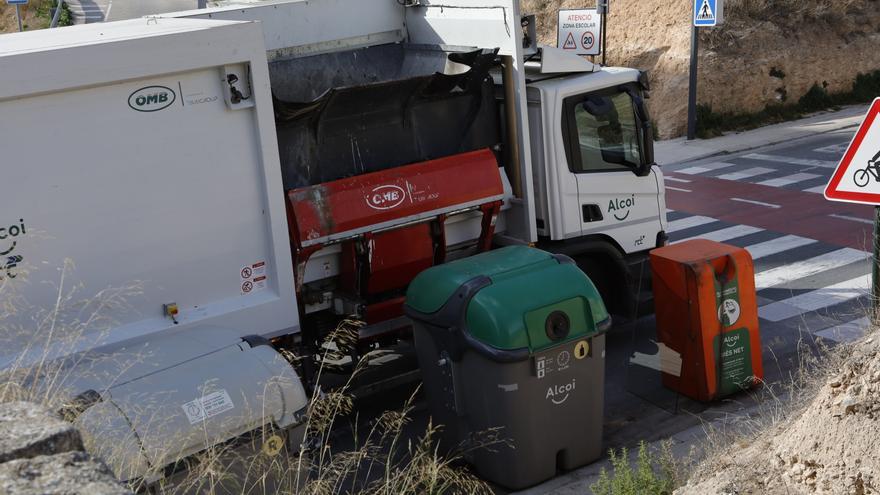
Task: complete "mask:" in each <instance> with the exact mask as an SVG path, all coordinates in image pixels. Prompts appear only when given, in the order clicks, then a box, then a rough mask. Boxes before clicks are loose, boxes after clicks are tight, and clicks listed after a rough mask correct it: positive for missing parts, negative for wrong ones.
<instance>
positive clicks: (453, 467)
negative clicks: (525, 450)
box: [0, 262, 497, 495]
mask: <svg viewBox="0 0 880 495" xmlns="http://www.w3.org/2000/svg"><path fill="white" fill-rule="evenodd" d="M72 273H73V265H72V263H69V262H68V263H67V264H66V265H65V266H64V267H63V269H61V270H60V271H59V279H58V280H57V281H56V283H55V285H54V287H55V289H56V295H57V297H56V300H55V304H54V307H52V308H48V309H46V308H33V307H29V306H28V305H27V304H26V301H24V299H23V298H22V297H20V294H19V293H18V292H17V288H19V287H21V285H20V284H24V283H27V277H26V275H24V274H23V275H22V276H21V278H20V279H17V280H16V283H14V284H12V283H4V284H3V285H0V301H2V302H0V304H2V306H0V344H2V345H4V346H6V347H5V348H6V349H18V350H19V352H18V353H17V356H18V357H17V358H16V359H14V360H13V362H12V363H11V364H10V365H8V367H7V368H6V371H4V372H3V374H2V376H0V402H7V401H13V400H26V401H31V402H36V403H39V404H43V405H46V406H48V407H49V408H50V409H52V410H56V411H59V412H62V413H64V414H66V416H67V417H68V418H71V419H72V418H75V417H76V416H78V414H80V413H81V412H82V406H81V405H80V404H77V402H76V400H75V399H74V397H72V396H71V394H70V393H68V392H69V390H70V389H72V388H73V384H74V383H75V382H77V381H78V380H79V379H81V378H83V377H84V375H88V374H89V373H92V372H93V370H95V369H98V368H99V367H100V368H101V369H106V368H107V366H106V365H107V363H106V362H103V363H101V362H99V360H94V359H90V360H86V358H79V357H76V358H72V359H66V360H64V361H63V362H62V361H59V360H58V359H56V357H57V356H56V355H55V354H54V353H53V349H57V348H58V347H59V346H60V347H62V348H66V349H71V348H74V347H76V346H78V345H80V344H88V343H89V342H93V341H94V339H100V338H102V337H104V336H106V333H107V332H109V331H111V329H112V328H113V326H114V323H115V322H114V321H113V320H112V318H109V317H108V316H107V315H109V314H120V313H124V312H125V311H126V300H128V299H129V298H132V297H138V296H139V295H140V288H139V286H138V285H137V284H134V285H133V286H131V287H125V288H117V289H109V288H108V289H107V290H105V291H102V292H101V293H99V294H97V295H94V296H91V297H88V298H83V297H81V295H82V294H81V292H82V288H81V287H79V286H77V285H75V284H71V282H70V280H71V279H72ZM358 325H359V323H358V322H356V321H353V320H346V321H345V322H343V324H341V325H340V326H339V327H338V328H337V329H336V331H335V332H333V333H332V334H331V335H330V336H329V337H328V343H329V342H333V345H325V346H324V348H323V349H324V350H323V355H322V356H321V359H320V360H319V362H320V367H319V370H320V371H319V374H320V373H323V371H324V370H325V368H326V369H328V370H330V369H333V368H334V367H335V366H336V363H338V362H339V361H340V360H341V359H342V358H343V357H345V356H346V355H348V352H347V350H348V348H349V346H351V345H354V342H355V338H354V337H353V336H356V335H357V327H358ZM10 346H11V347H10ZM283 355H284V357H285V358H287V359H288V361H290V362H291V363H296V362H298V361H299V360H301V358H300V357H298V356H295V355H293V354H292V353H290V352H285V353H284V354H283ZM369 358H370V356H369V355H367V356H365V357H364V358H363V359H361V361H360V362H358V363H356V364H355V366H354V373H352V375H351V378H350V379H349V382H348V384H347V385H346V386H345V387H343V388H342V389H340V390H334V391H327V392H323V391H321V390H320V389H319V390H317V391H316V392H315V393H314V396H313V397H312V398H311V401H310V404H309V409H308V414H307V420H306V422H305V424H304V425H300V427H298V428H296V429H293V430H289V431H281V430H279V429H278V428H277V427H276V426H275V425H274V424H271V423H267V424H263V425H252V426H254V427H256V428H254V429H253V430H252V431H251V432H250V433H248V434H246V435H243V436H240V437H238V438H236V439H234V440H230V441H226V442H222V443H216V442H213V441H211V438H210V435H209V434H208V432H207V431H205V432H204V449H203V450H202V451H201V452H199V453H197V454H195V455H190V456H187V457H184V458H175V454H174V452H175V450H174V449H173V448H172V446H168V447H167V448H168V451H167V452H165V453H163V454H160V457H162V456H163V455H167V456H168V459H169V461H170V465H168V466H167V467H166V466H153V467H152V468H151V469H150V470H149V472H148V473H147V475H146V476H145V477H143V478H139V479H136V480H134V481H132V482H131V483H130V485H131V488H132V489H134V490H137V491H141V492H149V493H156V494H168V495H177V494H192V493H198V494H211V495H213V494H225V493H229V494H233V493H234V494H248V495H257V494H276V493H281V494H292V493H303V494H315V495H318V494H320V495H324V494H337V493H346V494H348V493H352V494H354V493H365V494H377V495H378V494H424V493H427V494H453V493H468V494H470V493H476V494H482V493H485V494H490V493H492V492H491V490H490V489H489V488H488V486H487V485H486V484H485V483H484V482H483V481H481V480H479V479H478V478H476V477H475V476H474V475H472V474H471V473H470V472H469V471H467V470H466V469H465V468H463V467H462V465H461V464H462V463H461V456H462V455H464V454H465V452H464V451H461V450H459V451H456V452H453V453H451V454H448V455H444V454H442V453H441V451H440V450H438V448H437V438H438V433H439V431H440V427H439V426H438V425H433V424H429V425H428V427H427V428H426V430H425V431H424V432H422V433H421V434H420V435H418V436H417V437H416V438H412V437H411V435H410V434H409V433H408V432H405V429H406V427H407V426H408V425H409V423H410V421H411V416H412V415H411V413H412V411H413V400H414V397H411V398H410V399H409V401H407V402H406V404H404V406H403V407H402V408H401V409H398V410H390V411H386V412H385V413H383V414H381V415H380V416H379V417H378V418H376V419H375V420H373V421H371V422H368V423H367V425H368V427H369V429H368V431H366V432H363V433H361V432H358V431H357V428H356V427H355V428H354V437H355V443H356V446H355V448H353V449H335V448H334V445H333V439H334V434H335V432H336V431H337V429H338V427H339V426H340V424H344V425H345V426H347V424H348V422H352V423H353V424H354V425H357V424H359V421H358V417H357V414H356V413H355V411H354V402H353V398H352V396H351V394H350V393H349V392H350V390H349V389H350V385H351V383H352V382H351V379H353V378H354V377H355V376H357V374H358V373H359V372H360V371H361V370H362V369H364V367H365V364H366V362H367V361H368V360H369ZM138 359H143V360H149V359H150V356H149V355H143V356H139V357H138ZM113 365H114V366H111V367H110V368H112V369H116V370H123V371H124V370H125V369H126V368H127V367H128V366H133V365H134V363H131V362H129V363H113ZM105 378H106V379H105V383H107V384H108V386H109V385H110V384H113V383H114V379H115V377H105ZM212 386H216V384H205V387H203V388H205V389H210V388H211V387H212ZM267 386H268V385H267ZM150 404H153V406H151V405H150ZM157 405H158V406H161V407H166V408H167V407H176V406H173V405H172V406H169V405H168V404H165V403H163V402H162V398H161V393H159V394H157V395H156V396H155V397H152V398H151V399H149V398H148V399H145V405H144V408H145V409H150V408H151V407H155V406H157ZM246 406H247V405H245V406H242V407H241V409H246ZM250 407H251V409H252V410H253V409H254V408H261V407H262V405H260V404H252V405H250ZM146 412H147V416H148V417H149V411H146ZM153 414H155V417H156V418H162V417H163V414H159V413H153ZM256 416H257V417H266V415H265V414H263V415H259V414H257V415H256ZM157 421H161V419H158V420H157ZM148 423H149V421H148ZM150 430H161V425H149V428H146V431H150ZM197 433H198V432H197ZM488 438H489V439H490V440H488V441H487V442H486V443H485V444H482V445H480V446H484V445H486V444H489V443H491V442H492V441H497V439H495V438H494V437H491V436H489V437H488ZM148 440H149V439H148V438H140V439H139V441H141V442H142V443H144V444H146V443H150V442H148ZM279 440H281V441H280V442H279ZM98 441H100V439H94V438H87V437H86V438H84V443H85V444H86V445H87V447H89V446H91V448H90V449H89V450H90V451H93V452H100V453H101V454H102V456H103V458H104V460H105V461H108V464H110V465H113V464H117V463H114V462H113V461H114V460H118V459H116V458H115V456H117V455H123V454H121V453H120V452H121V451H120V449H117V448H116V447H117V446H116V445H107V444H106V442H105V444H97V443H96V442H98ZM123 443H124V441H123V442H120V443H119V445H122V444H123ZM279 448H280V450H279Z"/></svg>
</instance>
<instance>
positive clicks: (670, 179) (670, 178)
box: [664, 175, 693, 184]
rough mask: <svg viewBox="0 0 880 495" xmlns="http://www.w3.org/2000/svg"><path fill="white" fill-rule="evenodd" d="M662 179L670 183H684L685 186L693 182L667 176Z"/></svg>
mask: <svg viewBox="0 0 880 495" xmlns="http://www.w3.org/2000/svg"><path fill="white" fill-rule="evenodd" d="M664 179H666V180H668V181H672V182H684V183H687V184H690V183H691V182H693V181H690V180H687V179H679V178H678V177H669V176H668V175H667V176H666V177H664Z"/></svg>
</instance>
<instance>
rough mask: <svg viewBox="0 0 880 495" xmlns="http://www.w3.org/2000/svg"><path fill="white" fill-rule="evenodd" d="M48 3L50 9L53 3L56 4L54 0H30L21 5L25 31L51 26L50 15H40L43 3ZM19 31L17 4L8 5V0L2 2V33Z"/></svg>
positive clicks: (0, 14) (0, 12) (47, 7)
mask: <svg viewBox="0 0 880 495" xmlns="http://www.w3.org/2000/svg"><path fill="white" fill-rule="evenodd" d="M44 3H45V4H46V5H45V7H46V10H47V11H48V10H49V9H50V8H51V7H50V6H51V5H54V4H55V1H54V0H30V2H28V4H27V5H22V6H21V23H22V27H23V28H24V30H25V31H32V30H34V29H43V28H46V27H48V26H49V19H48V16H40V15H38V11H39V10H40V8H41V6H43V4H44ZM17 31H18V21H17V20H16V19H15V6H14V5H7V4H6V2H5V1H4V2H2V3H0V34H3V33H15V32H17Z"/></svg>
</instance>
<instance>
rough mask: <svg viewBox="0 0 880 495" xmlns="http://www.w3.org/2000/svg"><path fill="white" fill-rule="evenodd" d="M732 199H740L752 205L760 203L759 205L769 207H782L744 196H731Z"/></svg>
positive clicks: (741, 201)
mask: <svg viewBox="0 0 880 495" xmlns="http://www.w3.org/2000/svg"><path fill="white" fill-rule="evenodd" d="M730 200H731V201H739V202H740V203H748V204H750V205H758V206H766V207H767V208H782V206H780V205H774V204H773V203H765V202H763V201H755V200H752V199H743V198H730Z"/></svg>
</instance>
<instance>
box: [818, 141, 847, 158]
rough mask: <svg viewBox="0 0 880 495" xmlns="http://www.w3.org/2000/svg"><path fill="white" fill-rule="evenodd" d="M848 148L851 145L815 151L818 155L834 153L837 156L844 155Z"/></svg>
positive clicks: (843, 144)
mask: <svg viewBox="0 0 880 495" xmlns="http://www.w3.org/2000/svg"><path fill="white" fill-rule="evenodd" d="M847 148H849V143H840V144H832V145H830V146H823V147H821V148H816V149H814V150H813V151H815V152H816V153H834V154H835V155H842V154H843V153H844V152H845V151H846V149H847Z"/></svg>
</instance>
